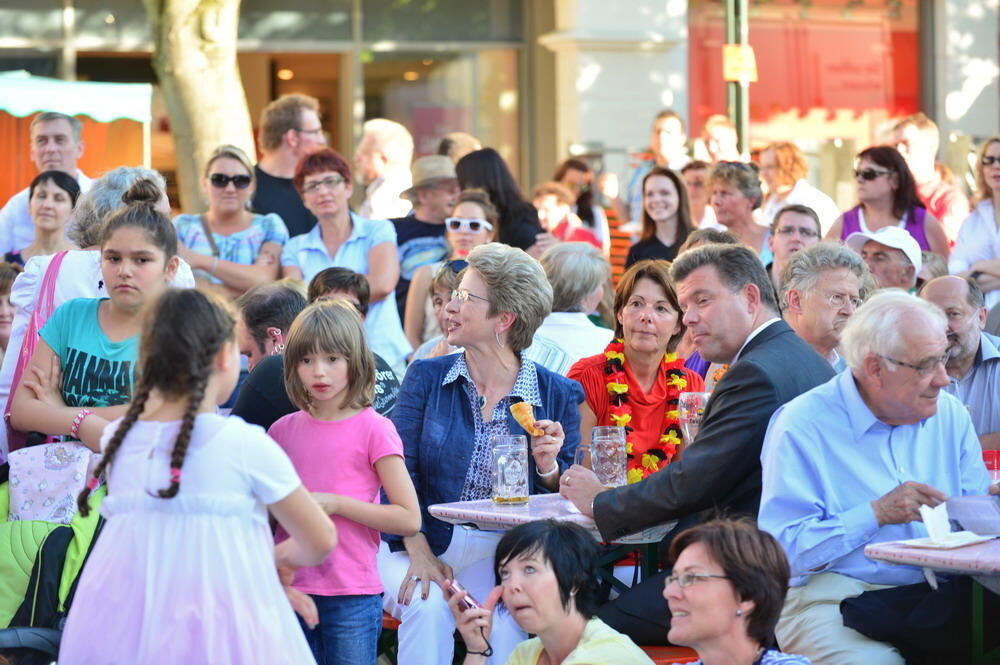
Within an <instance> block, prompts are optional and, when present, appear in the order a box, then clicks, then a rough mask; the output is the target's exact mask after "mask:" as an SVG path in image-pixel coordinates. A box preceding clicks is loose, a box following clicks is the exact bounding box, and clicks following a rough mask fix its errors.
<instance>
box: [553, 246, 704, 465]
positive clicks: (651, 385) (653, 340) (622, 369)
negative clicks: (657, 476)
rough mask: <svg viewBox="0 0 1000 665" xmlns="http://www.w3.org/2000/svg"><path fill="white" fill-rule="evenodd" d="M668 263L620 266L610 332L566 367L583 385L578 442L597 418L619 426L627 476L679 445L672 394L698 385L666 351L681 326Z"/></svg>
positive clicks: (664, 459) (671, 454)
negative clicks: (596, 348) (602, 345)
mask: <svg viewBox="0 0 1000 665" xmlns="http://www.w3.org/2000/svg"><path fill="white" fill-rule="evenodd" d="M669 269H670V263H669V262H667V261H662V260H648V261H640V262H638V263H636V264H635V265H633V266H632V267H631V268H629V269H628V270H627V271H626V272H625V274H624V275H623V276H622V278H621V281H619V282H618V288H617V289H616V290H615V319H616V321H617V323H616V325H615V339H613V340H612V341H611V343H610V344H609V345H608V347H607V348H606V349H605V350H604V353H600V354H598V355H596V356H590V357H589V358H583V359H581V360H579V361H578V362H577V363H576V364H575V365H573V367H572V368H571V369H570V371H569V374H568V376H569V378H571V379H574V380H576V381H578V382H579V383H580V384H581V385H582V386H583V392H584V397H585V399H584V401H583V403H582V404H580V440H581V441H584V442H586V441H589V440H590V431H591V429H593V428H594V427H595V426H597V425H619V426H623V427H625V432H626V441H627V444H626V446H627V452H628V482H629V483H636V482H639V481H640V480H642V479H643V478H645V477H646V476H648V475H650V474H651V473H656V472H657V471H659V470H660V469H662V468H663V467H664V466H666V465H667V464H669V463H670V462H671V460H673V459H674V458H675V457H676V456H677V454H678V453H679V452H680V450H681V449H682V447H683V444H684V441H683V436H682V434H681V427H680V423H679V422H678V414H677V397H678V395H679V394H680V393H682V392H699V391H703V390H704V389H705V384H704V382H703V381H702V378H701V376H699V375H698V374H696V373H695V372H693V371H691V370H689V369H688V368H686V367H684V359H683V358H679V357H677V355H676V354H675V353H673V350H674V349H675V348H676V347H677V343H678V342H679V341H680V339H681V337H683V336H684V330H685V328H684V324H683V322H682V320H681V319H682V316H681V311H680V305H679V304H678V303H677V295H676V293H675V292H674V287H673V284H672V283H671V281H670V276H669Z"/></svg>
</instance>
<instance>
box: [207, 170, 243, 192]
mask: <svg viewBox="0 0 1000 665" xmlns="http://www.w3.org/2000/svg"><path fill="white" fill-rule="evenodd" d="M208 181H209V182H210V183H212V187H215V188H216V189H225V188H226V187H227V186H229V183H233V187H235V188H236V189H246V188H247V187H249V186H250V183H251V182H253V178H251V177H250V176H248V175H224V174H222V173H213V174H212V175H210V176H208Z"/></svg>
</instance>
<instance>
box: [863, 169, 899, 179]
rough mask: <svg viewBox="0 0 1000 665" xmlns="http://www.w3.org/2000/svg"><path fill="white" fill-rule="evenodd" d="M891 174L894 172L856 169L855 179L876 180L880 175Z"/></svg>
mask: <svg viewBox="0 0 1000 665" xmlns="http://www.w3.org/2000/svg"><path fill="white" fill-rule="evenodd" d="M890 173H892V171H881V170H879V169H864V170H860V169H855V170H854V177H855V178H861V179H862V180H874V179H875V178H877V177H879V176H880V175H889V174H890Z"/></svg>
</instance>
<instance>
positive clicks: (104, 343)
mask: <svg viewBox="0 0 1000 665" xmlns="http://www.w3.org/2000/svg"><path fill="white" fill-rule="evenodd" d="M103 300H107V298H104V299H103ZM100 304H101V299H98V298H77V299H75V300H70V301H69V302H66V303H63V304H62V305H60V306H59V307H58V309H56V311H55V312H53V313H52V317H51V318H49V320H48V321H47V322H46V323H45V325H44V326H43V327H42V329H41V331H40V332H39V335H41V338H42V339H43V340H45V343H46V344H48V345H49V346H50V347H52V350H53V351H54V352H55V353H56V355H57V356H59V361H60V365H61V366H62V395H63V399H64V400H65V401H66V405H67V406H80V407H84V406H115V405H118V404H126V403H127V402H128V401H129V400H130V399H131V396H132V380H133V369H134V367H135V361H136V358H137V357H138V354H139V336H138V335H136V336H134V337H129V338H128V339H125V340H122V341H121V342H112V341H111V340H109V339H108V338H107V336H106V335H105V334H104V331H103V330H101V324H100V323H99V322H98V319H97V308H98V306H99V305H100Z"/></svg>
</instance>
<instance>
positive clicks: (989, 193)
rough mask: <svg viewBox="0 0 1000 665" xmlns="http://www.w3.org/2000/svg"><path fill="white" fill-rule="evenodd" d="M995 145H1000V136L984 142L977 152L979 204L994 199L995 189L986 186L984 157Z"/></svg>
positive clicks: (977, 196) (977, 197) (977, 194)
mask: <svg viewBox="0 0 1000 665" xmlns="http://www.w3.org/2000/svg"><path fill="white" fill-rule="evenodd" d="M994 143H1000V134H997V135H996V136H991V137H990V138H988V139H986V140H985V141H983V144H982V145H981V146H979V150H978V151H977V152H976V199H977V203H978V202H979V201H987V200H989V199H991V198H992V197H993V188H992V187H990V186H989V185H987V184H986V176H985V175H983V171H984V170H985V169H984V168H983V157H985V156H986V151H987V150H989V149H990V146H991V145H993V144H994Z"/></svg>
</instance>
